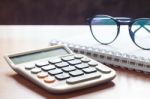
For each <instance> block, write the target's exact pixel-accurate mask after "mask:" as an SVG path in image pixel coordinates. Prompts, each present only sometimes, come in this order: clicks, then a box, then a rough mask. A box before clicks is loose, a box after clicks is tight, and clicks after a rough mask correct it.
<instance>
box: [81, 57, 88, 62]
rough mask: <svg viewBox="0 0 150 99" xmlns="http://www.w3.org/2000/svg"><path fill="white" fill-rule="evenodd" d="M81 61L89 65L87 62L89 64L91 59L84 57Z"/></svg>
mask: <svg viewBox="0 0 150 99" xmlns="http://www.w3.org/2000/svg"><path fill="white" fill-rule="evenodd" d="M81 61H82V62H85V63H87V62H89V61H90V59H89V58H86V57H84V58H82V59H81Z"/></svg>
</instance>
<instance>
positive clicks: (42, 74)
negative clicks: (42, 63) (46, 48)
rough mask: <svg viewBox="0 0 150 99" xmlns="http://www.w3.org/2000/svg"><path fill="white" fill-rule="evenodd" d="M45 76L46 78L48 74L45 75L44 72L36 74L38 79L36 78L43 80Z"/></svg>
mask: <svg viewBox="0 0 150 99" xmlns="http://www.w3.org/2000/svg"><path fill="white" fill-rule="evenodd" d="M47 76H48V74H47V73H45V72H40V73H38V74H37V77H38V78H45V77H47Z"/></svg>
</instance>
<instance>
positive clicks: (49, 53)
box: [9, 48, 69, 64]
mask: <svg viewBox="0 0 150 99" xmlns="http://www.w3.org/2000/svg"><path fill="white" fill-rule="evenodd" d="M66 54H69V52H68V51H67V50H66V49H64V48H57V49H50V50H44V51H37V52H33V53H27V54H22V55H16V56H11V57H9V58H10V60H11V61H12V62H13V63H14V64H21V63H25V62H30V61H35V60H39V59H44V58H49V57H54V56H59V55H66Z"/></svg>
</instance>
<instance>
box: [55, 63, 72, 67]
mask: <svg viewBox="0 0 150 99" xmlns="http://www.w3.org/2000/svg"><path fill="white" fill-rule="evenodd" d="M55 65H56V67H58V68H61V67H66V66H69V64H68V63H67V62H61V63H57V64H55Z"/></svg>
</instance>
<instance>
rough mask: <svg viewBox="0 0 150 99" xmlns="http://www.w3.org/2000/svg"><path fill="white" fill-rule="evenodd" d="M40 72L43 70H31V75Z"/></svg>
mask: <svg viewBox="0 0 150 99" xmlns="http://www.w3.org/2000/svg"><path fill="white" fill-rule="evenodd" d="M39 72H41V68H33V69H31V73H33V74H37V73H39Z"/></svg>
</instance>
